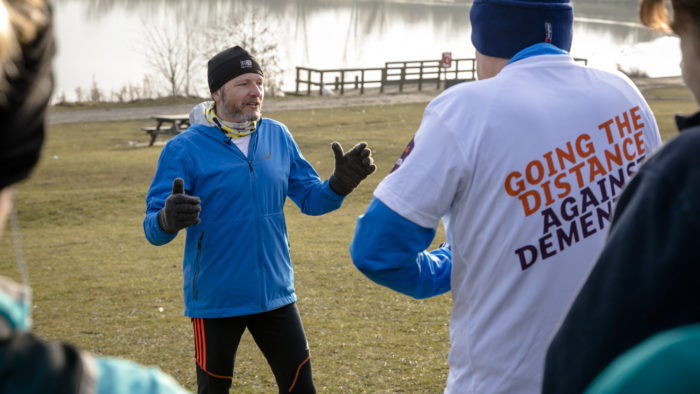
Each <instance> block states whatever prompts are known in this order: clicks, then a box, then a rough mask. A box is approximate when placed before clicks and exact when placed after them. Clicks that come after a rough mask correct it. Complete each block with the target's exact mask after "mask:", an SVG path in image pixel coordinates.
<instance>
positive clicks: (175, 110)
mask: <svg viewBox="0 0 700 394" xmlns="http://www.w3.org/2000/svg"><path fill="white" fill-rule="evenodd" d="M439 93H440V92H439V91H437V90H435V91H427V92H426V91H424V92H414V93H402V94H378V93H376V94H367V95H353V96H330V97H319V96H311V97H307V96H304V97H284V98H272V99H266V100H265V102H264V104H263V113H265V112H268V111H284V110H298V109H316V108H338V107H352V106H363V105H386V104H405V103H428V102H429V101H430V100H432V99H433V98H434V97H435V96H437V95H438V94H439ZM192 107H193V105H192V104H179V105H168V106H147V107H134V108H111V109H80V110H74V111H60V112H50V113H49V116H48V122H49V124H61V123H82V122H104V121H114V120H138V119H149V118H150V116H151V115H154V114H162V115H174V114H182V113H189V112H190V110H191V109H192Z"/></svg>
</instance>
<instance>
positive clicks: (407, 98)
mask: <svg viewBox="0 0 700 394" xmlns="http://www.w3.org/2000/svg"><path fill="white" fill-rule="evenodd" d="M634 82H635V84H637V86H638V87H639V89H640V90H641V91H644V90H646V89H649V88H655V87H664V86H680V85H682V84H683V80H682V79H681V77H667V78H639V79H635V80H634ZM440 92H441V91H439V90H429V91H423V92H410V93H384V94H380V93H368V94H365V95H346V96H329V97H325V96H324V97H319V96H302V97H285V98H271V99H267V100H265V102H264V104H263V113H265V112H266V111H284V110H299V109H317V108H338V107H352V106H364V105H386V104H406V103H428V102H429V101H430V100H432V99H433V98H434V97H436V96H437V95H438V94H439V93H440ZM192 107H193V105H192V104H180V105H168V106H145V107H133V108H111V109H81V110H74V111H70V110H68V111H60V112H51V113H49V116H48V121H49V124H61V123H82V122H103V121H114V120H138V119H149V118H150V116H151V115H154V114H162V115H175V114H182V113H189V112H190V110H191V109H192Z"/></svg>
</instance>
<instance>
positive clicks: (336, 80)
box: [333, 72, 342, 90]
mask: <svg viewBox="0 0 700 394" xmlns="http://www.w3.org/2000/svg"><path fill="white" fill-rule="evenodd" d="M341 73H342V72H341ZM333 88H334V89H335V90H338V76H336V77H335V83H334V84H333Z"/></svg>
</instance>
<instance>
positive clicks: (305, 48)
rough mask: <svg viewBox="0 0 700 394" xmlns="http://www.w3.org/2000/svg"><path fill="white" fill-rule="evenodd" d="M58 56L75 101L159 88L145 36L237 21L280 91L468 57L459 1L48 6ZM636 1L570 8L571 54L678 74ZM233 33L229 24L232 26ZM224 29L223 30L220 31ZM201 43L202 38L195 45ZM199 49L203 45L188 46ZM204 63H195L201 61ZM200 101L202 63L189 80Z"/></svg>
mask: <svg viewBox="0 0 700 394" xmlns="http://www.w3.org/2000/svg"><path fill="white" fill-rule="evenodd" d="M53 4H54V11H55V19H56V22H55V23H56V34H57V39H58V45H59V53H58V56H57V59H56V63H55V67H56V79H57V80H56V82H57V85H56V93H55V97H57V96H63V95H64V96H65V97H66V98H67V99H68V100H74V99H75V95H76V89H77V88H79V89H80V90H81V91H82V92H83V94H85V92H87V91H88V90H89V89H90V88H91V87H92V86H97V87H99V89H100V90H101V91H102V92H103V94H104V95H105V96H106V97H108V98H109V97H110V95H111V94H112V93H113V92H117V91H119V90H121V89H122V88H124V87H126V86H128V85H141V84H143V81H144V77H145V76H150V78H151V81H152V84H155V86H156V87H157V88H158V91H159V92H161V93H163V94H165V93H166V86H167V84H166V83H165V81H163V80H160V79H159V77H158V73H157V72H156V71H155V70H154V69H153V67H152V66H150V64H149V61H148V56H146V55H145V54H144V53H145V52H146V51H147V50H145V48H146V47H148V45H147V42H146V41H147V40H146V37H147V35H148V31H149V29H150V30H151V31H153V29H154V28H155V29H157V31H161V32H166V31H175V30H178V29H179V30H183V29H185V28H187V29H202V28H205V27H208V28H210V29H215V30H219V29H220V30H221V31H230V29H231V26H233V25H234V24H236V23H237V21H240V20H241V19H242V18H245V19H246V20H254V21H257V26H258V27H260V26H265V27H269V28H271V30H272V32H271V34H270V36H271V37H275V38H276V40H277V42H278V44H279V45H278V49H279V51H280V59H281V60H282V62H281V63H282V64H281V66H282V68H283V70H284V74H283V75H284V77H283V81H284V88H285V89H288V90H293V89H294V78H295V72H294V70H295V67H296V66H304V67H311V68H319V69H323V68H350V67H381V66H383V65H384V62H387V61H405V60H428V59H439V58H440V55H441V53H442V52H445V51H450V52H452V56H453V58H467V57H473V56H474V48H473V47H472V45H471V42H470V39H469V37H470V34H471V29H470V26H469V16H468V11H469V5H468V4H467V3H466V2H464V0H458V1H454V2H453V1H450V0H436V1H433V2H430V1H418V0H403V1H401V0H197V1H189V0H53ZM636 4H637V2H636V0H610V1H602V0H589V1H583V0H581V1H574V9H575V14H576V18H575V23H574V42H573V47H572V54H573V55H574V56H575V57H583V58H587V59H589V65H591V66H593V67H599V68H604V69H615V68H616V67H618V66H619V67H621V68H622V69H624V70H628V71H630V70H637V71H642V72H644V73H646V74H648V75H649V76H652V77H659V76H672V75H679V74H680V68H679V62H680V51H679V48H678V39H677V38H676V37H673V36H664V35H661V34H658V33H655V32H652V31H650V30H649V29H647V28H645V27H643V26H641V25H640V24H639V23H638V22H637V19H636V18H637V17H636V13H637V11H636ZM236 26H237V25H236ZM227 29H228V30H227ZM200 40H202V39H200ZM197 44H198V46H200V47H205V45H204V44H205V43H203V42H199V43H197ZM203 59H204V57H203ZM191 80H192V85H193V90H194V91H195V92H196V93H199V94H202V95H204V94H206V90H207V89H206V86H207V85H206V73H205V66H204V65H202V66H201V67H200V68H198V72H196V73H195V75H193V76H192V78H191Z"/></svg>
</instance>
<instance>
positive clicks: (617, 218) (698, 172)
mask: <svg viewBox="0 0 700 394" xmlns="http://www.w3.org/2000/svg"><path fill="white" fill-rule="evenodd" d="M669 3H670V4H671V5H672V8H673V21H672V22H670V21H669V18H668V14H667V10H666V8H665V5H666V4H669ZM640 18H641V20H642V22H643V23H644V24H645V25H647V26H650V27H652V28H654V29H657V30H661V31H666V32H668V31H673V32H674V33H676V34H677V35H678V36H679V37H680V48H681V54H682V59H683V60H682V63H681V71H682V73H683V80H684V82H685V84H686V85H687V86H688V88H689V89H690V91H691V93H692V95H693V97H694V99H695V101H696V102H698V100H699V99H700V2H698V1H696V0H673V1H670V2H665V1H663V0H643V1H642V2H641V7H640ZM676 123H677V126H678V129H679V130H680V135H678V136H677V137H675V138H673V139H672V140H670V141H668V142H667V143H666V144H664V146H663V148H662V149H660V150H659V151H658V152H656V153H655V154H654V155H653V156H651V157H650V158H649V159H648V160H647V161H646V163H645V164H644V165H643V166H642V167H641V169H640V170H639V172H638V173H637V174H636V175H635V176H634V178H632V181H631V182H630V183H629V185H628V186H627V187H626V188H625V190H624V192H623V193H622V194H621V196H620V199H619V201H618V203H617V207H616V209H615V214H614V216H613V221H612V225H611V228H610V231H609V234H608V237H607V240H606V243H605V247H604V249H603V251H602V252H601V254H600V256H599V257H598V261H597V262H596V264H595V265H594V267H593V269H592V270H591V272H590V274H589V276H588V278H587V279H586V281H585V284H584V285H583V287H582V288H581V291H580V292H579V294H578V296H577V297H576V299H575V301H574V302H573V304H572V305H571V308H569V311H568V313H567V314H566V317H565V319H564V320H563V322H562V324H561V327H560V328H559V330H558V332H557V333H556V336H555V337H554V339H553V340H552V342H551V345H550V346H549V350H548V352H547V358H546V365H545V376H544V392H546V393H575V392H581V391H583V390H584V389H586V387H589V385H590V384H591V382H592V381H593V379H594V378H595V377H596V376H597V375H598V374H599V373H600V372H601V371H603V370H604V369H605V368H606V367H607V366H608V365H609V364H610V363H611V362H612V361H613V360H614V359H615V358H616V357H618V356H620V355H621V354H623V353H625V352H626V351H628V350H629V353H626V354H625V355H624V356H622V357H620V359H618V360H616V361H615V365H611V368H610V369H609V370H606V372H605V373H604V374H603V375H604V376H601V378H599V380H597V382H598V385H597V386H596V387H594V388H592V390H593V391H594V392H636V393H640V392H664V393H670V392H700V373H698V372H700V358H698V356H697V355H698V354H700V327H698V326H695V327H692V326H688V325H693V324H697V323H700V113H696V114H695V115H692V116H690V117H683V116H678V115H677V116H676ZM671 329H673V331H668V330H671ZM654 334H658V336H655V337H654V338H652V339H649V340H648V341H646V342H645V343H644V344H643V345H640V346H639V347H636V348H634V347H635V346H636V345H638V344H640V342H642V341H644V340H647V338H649V337H650V336H652V335H654ZM659 367H661V368H659ZM689 378H690V379H689ZM688 379H689V380H688ZM691 381H692V382H694V383H693V384H692V385H689V384H690V382H691ZM679 390H680V391H679Z"/></svg>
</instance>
